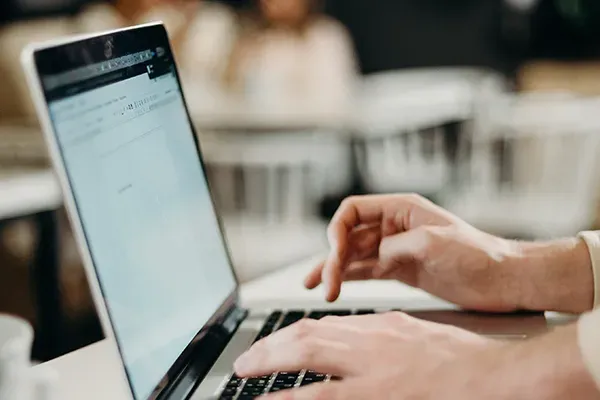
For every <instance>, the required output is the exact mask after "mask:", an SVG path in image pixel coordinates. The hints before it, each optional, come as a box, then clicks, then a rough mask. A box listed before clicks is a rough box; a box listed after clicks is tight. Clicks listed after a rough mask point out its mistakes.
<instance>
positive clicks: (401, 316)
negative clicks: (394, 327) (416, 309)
mask: <svg viewBox="0 0 600 400" xmlns="http://www.w3.org/2000/svg"><path fill="white" fill-rule="evenodd" d="M385 318H387V320H388V321H389V322H391V323H395V324H405V323H406V322H408V320H409V316H408V315H407V314H406V313H403V312H400V311H391V312H388V313H386V314H385Z"/></svg>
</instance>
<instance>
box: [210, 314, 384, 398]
mask: <svg viewBox="0 0 600 400" xmlns="http://www.w3.org/2000/svg"><path fill="white" fill-rule="evenodd" d="M374 313H375V310H371V309H364V310H313V311H310V312H305V311H295V310H294V311H288V312H286V313H285V314H284V313H283V312H281V311H275V312H273V313H272V314H271V315H270V316H269V317H268V318H267V321H266V322H265V324H264V325H263V327H262V328H261V330H260V332H259V333H258V336H257V337H256V339H255V340H254V341H255V342H257V341H258V340H260V339H262V338H264V337H266V336H268V335H270V334H271V333H273V332H275V331H278V330H279V329H283V328H285V327H287V326H290V325H292V324H293V323H294V322H298V321H299V320H301V319H302V318H311V319H317V320H318V319H321V318H323V317H326V316H329V315H334V316H340V317H341V316H345V315H366V314H374ZM335 379H337V378H336V377H332V376H330V375H326V374H322V373H319V372H317V371H300V372H276V373H274V374H271V375H266V376H258V377H254V378H248V379H244V378H240V377H239V376H236V375H235V374H233V375H232V376H231V378H230V379H229V381H228V382H227V384H226V385H225V387H224V388H223V391H222V392H221V396H220V397H219V399H220V400H250V399H254V398H256V397H259V396H261V395H263V394H266V393H273V392H278V391H280V390H285V389H291V388H294V387H299V386H306V385H310V384H311V383H317V382H324V381H329V380H335Z"/></svg>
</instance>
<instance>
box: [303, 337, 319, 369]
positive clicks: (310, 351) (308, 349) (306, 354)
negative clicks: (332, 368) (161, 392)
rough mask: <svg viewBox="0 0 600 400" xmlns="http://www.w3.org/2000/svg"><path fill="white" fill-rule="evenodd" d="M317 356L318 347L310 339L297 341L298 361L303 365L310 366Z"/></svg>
mask: <svg viewBox="0 0 600 400" xmlns="http://www.w3.org/2000/svg"><path fill="white" fill-rule="evenodd" d="M318 354H319V346H318V345H317V343H316V341H315V340H314V339H312V338H304V339H302V340H300V341H298V359H299V360H298V361H299V362H300V363H301V364H303V365H311V364H312V362H313V361H314V360H315V358H316V357H317V356H318Z"/></svg>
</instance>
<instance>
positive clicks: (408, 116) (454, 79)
mask: <svg viewBox="0 0 600 400" xmlns="http://www.w3.org/2000/svg"><path fill="white" fill-rule="evenodd" d="M503 87H504V80H503V79H502V78H501V77H500V76H499V75H498V74H495V73H493V72H491V71H486V70H479V69H474V68H441V69H433V68H432V69H429V68H428V69H417V70H406V71H393V72H385V73H379V74H375V75H371V76H368V77H367V78H365V80H364V82H363V88H362V91H361V94H360V96H359V99H358V104H357V106H358V108H357V115H358V117H357V118H358V121H357V134H358V145H357V147H358V148H359V149H358V155H359V156H358V159H359V170H360V172H361V175H362V180H363V181H364V184H365V186H366V189H367V190H368V191H369V192H397V191H407V190H408V191H415V192H418V193H421V194H425V195H432V194H435V193H438V192H439V191H441V190H442V189H443V188H444V187H445V186H446V184H447V183H448V181H449V179H450V178H451V172H452V170H453V168H454V162H455V160H453V159H452V156H451V155H449V154H448V153H449V152H448V151H447V150H448V149H447V147H448V144H449V143H450V142H451V140H449V139H452V138H449V137H448V133H449V132H447V131H446V130H445V128H444V126H445V125H446V124H449V123H458V124H460V127H459V129H460V130H462V129H464V127H465V125H464V123H465V122H467V121H469V120H471V119H472V117H473V115H474V110H475V103H476V102H477V101H478V100H479V99H480V97H482V96H484V95H485V94H486V93H489V92H494V91H500V90H503ZM457 134H458V135H459V136H460V135H461V133H460V132H458V133H457Z"/></svg>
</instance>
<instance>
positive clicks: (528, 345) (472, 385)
mask: <svg viewBox="0 0 600 400" xmlns="http://www.w3.org/2000/svg"><path fill="white" fill-rule="evenodd" d="M443 375H444V379H441V381H440V386H442V385H443V386H445V387H440V390H443V391H445V392H446V394H449V393H452V394H455V393H456V394H457V396H458V395H459V394H462V396H460V398H462V399H468V398H474V399H509V398H512V399H515V398H519V399H532V400H538V399H539V400H555V399H556V400H564V399H577V400H588V399H589V400H596V399H600V391H599V389H598V387H597V386H596V383H595V381H594V380H593V378H592V376H591V375H590V373H589V372H588V370H587V368H586V366H585V363H584V362H583V359H582V356H581V351H580V349H579V346H578V342H577V326H576V325H572V326H569V327H563V328H560V329H557V330H556V331H554V332H552V333H550V334H548V335H546V336H543V337H540V338H537V339H531V340H527V341H523V342H518V343H506V344H500V345H498V346H493V347H490V349H488V350H484V351H482V352H479V353H477V354H474V355H472V356H470V357H466V358H465V359H463V360H461V361H459V362H458V363H457V364H453V365H452V366H450V368H448V373H447V374H443ZM467 394H469V395H471V396H472V397H469V396H466V395H467ZM446 398H454V397H452V396H450V397H448V396H446ZM456 398H459V397H456Z"/></svg>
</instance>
